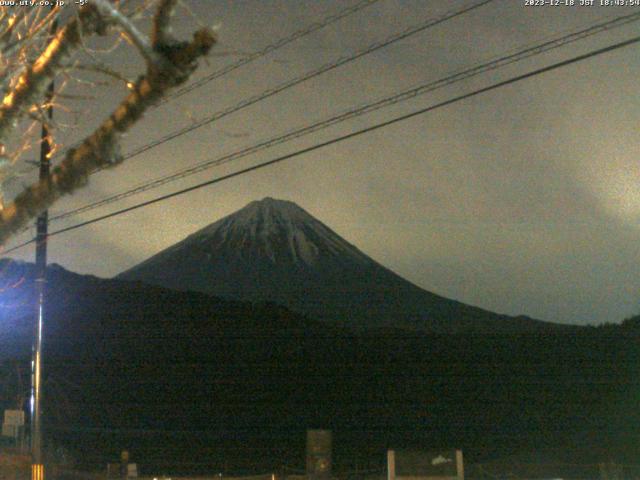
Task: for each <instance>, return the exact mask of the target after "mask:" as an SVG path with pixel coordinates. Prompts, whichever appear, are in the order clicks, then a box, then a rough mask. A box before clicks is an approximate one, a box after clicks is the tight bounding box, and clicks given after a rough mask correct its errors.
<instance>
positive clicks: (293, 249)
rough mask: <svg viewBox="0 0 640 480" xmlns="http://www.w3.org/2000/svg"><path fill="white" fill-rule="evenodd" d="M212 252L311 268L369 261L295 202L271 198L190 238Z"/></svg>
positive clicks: (188, 241)
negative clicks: (330, 260)
mask: <svg viewBox="0 0 640 480" xmlns="http://www.w3.org/2000/svg"><path fill="white" fill-rule="evenodd" d="M192 242H198V243H200V244H201V245H208V246H209V247H211V248H212V249H219V248H225V247H228V248H231V249H235V251H236V253H237V255H239V256H241V257H243V258H247V259H250V258H252V257H254V256H255V255H262V256H266V258H268V259H269V260H270V261H271V262H273V263H276V262H291V263H294V264H300V263H304V264H307V265H309V266H311V265H314V264H315V263H316V262H318V261H320V259H321V258H322V257H323V256H334V257H336V256H345V257H348V258H350V259H351V260H352V261H356V262H362V261H367V260H369V261H370V259H368V257H367V256H366V255H364V254H363V253H362V252H360V251H359V250H358V249H357V248H355V247H354V246H353V245H351V244H350V243H348V242H346V241H345V240H343V239H342V238H341V237H340V236H338V235H337V234H336V233H335V232H333V231H332V230H331V229H329V228H328V227H327V226H326V225H324V224H323V223H322V222H320V221H318V220H316V219H315V218H314V217H313V216H311V215H310V214H309V213H307V212H306V211H305V210H304V209H302V208H301V207H299V206H298V205H296V204H295V203H293V202H289V201H286V200H277V199H274V198H271V197H267V198H264V199H262V200H259V201H253V202H251V203H249V204H248V205H247V206H246V207H244V208H242V209H241V210H238V211H237V212H235V213H233V214H231V215H229V216H227V217H225V218H223V219H221V220H219V221H217V222H215V223H213V224H211V225H209V226H208V227H205V228H203V229H202V230H200V231H198V232H196V233H195V234H193V235H191V236H189V237H187V239H185V240H184V242H181V243H180V244H178V245H180V246H181V247H182V248H184V247H185V246H188V245H189V244H190V243H192Z"/></svg>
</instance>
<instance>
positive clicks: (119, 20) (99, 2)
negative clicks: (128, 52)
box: [93, 0, 162, 64]
mask: <svg viewBox="0 0 640 480" xmlns="http://www.w3.org/2000/svg"><path fill="white" fill-rule="evenodd" d="M93 2H95V6H96V7H97V8H98V10H99V11H100V13H101V14H102V15H104V16H105V17H107V18H108V19H109V20H110V22H109V23H114V24H116V25H118V26H119V27H120V29H121V30H122V31H123V32H124V33H125V35H126V36H127V37H128V38H129V40H131V43H133V44H134V45H135V46H136V48H137V49H138V50H139V51H140V53H141V54H142V56H143V57H144V58H145V60H146V61H147V62H148V63H150V64H155V63H158V62H160V61H162V57H160V56H158V55H157V54H156V53H155V52H154V51H153V48H151V44H150V43H149V40H148V39H147V37H146V35H144V34H143V33H142V32H140V31H139V30H138V28H137V27H136V26H135V25H134V24H133V22H131V20H129V19H128V18H127V17H126V16H125V15H123V14H122V13H121V12H120V11H119V10H118V9H117V8H115V7H114V6H113V5H112V4H111V3H110V2H108V1H106V0H93Z"/></svg>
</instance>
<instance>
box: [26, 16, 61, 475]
mask: <svg viewBox="0 0 640 480" xmlns="http://www.w3.org/2000/svg"><path fill="white" fill-rule="evenodd" d="M53 8H54V7H52V9H53ZM57 28H58V20H57V19H54V20H53V22H52V23H51V29H50V35H51V37H53V36H54V35H55V33H56V30H57ZM54 88H55V86H54V82H53V80H52V81H51V83H50V84H49V87H48V88H47V93H46V96H45V101H46V108H45V115H46V117H45V119H44V121H43V122H42V132H41V135H40V175H39V179H40V181H41V182H46V181H48V180H49V177H50V170H51V151H52V144H53V141H52V138H51V131H50V129H49V123H48V120H52V119H53V104H52V103H53V95H54ZM48 225H49V212H48V211H47V210H45V211H44V212H42V213H41V214H40V215H39V216H38V219H37V221H36V272H35V293H36V298H35V300H36V312H35V322H34V332H33V333H34V334H33V349H32V359H31V399H30V401H31V405H30V407H31V457H32V460H31V479H32V480H44V464H43V456H42V410H41V408H42V340H43V327H44V318H45V295H46V283H47V234H48Z"/></svg>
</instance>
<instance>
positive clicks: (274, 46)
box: [54, 0, 380, 158]
mask: <svg viewBox="0 0 640 480" xmlns="http://www.w3.org/2000/svg"><path fill="white" fill-rule="evenodd" d="M379 1H380V0H362V1H360V2H358V3H356V4H355V5H352V6H350V7H347V8H345V9H343V10H340V11H339V12H337V13H335V14H332V15H329V16H327V17H325V18H323V19H322V20H320V21H318V22H314V23H312V24H310V25H308V26H307V27H305V28H301V29H300V30H296V31H295V32H293V33H292V34H291V35H289V36H287V37H283V38H281V39H279V40H277V41H275V42H274V43H271V44H269V45H267V46H266V47H264V48H262V49H261V50H258V51H257V52H254V53H251V54H249V55H247V56H246V57H243V58H241V59H239V60H238V61H236V62H234V63H232V64H230V65H227V66H226V67H222V68H220V69H218V70H216V71H214V72H213V73H211V74H209V75H207V76H206V77H203V78H201V79H200V80H198V81H196V82H194V83H193V84H191V85H187V86H186V87H183V88H181V89H179V90H177V91H175V92H173V93H172V94H169V95H167V96H166V97H165V98H164V99H162V100H160V102H159V103H158V104H157V105H155V106H154V108H157V107H159V106H161V105H164V104H165V103H167V102H169V101H170V100H171V99H173V98H177V97H180V96H182V95H184V94H186V93H188V92H191V91H192V90H195V89H196V88H200V87H201V86H203V85H205V84H207V83H210V82H212V81H213V80H216V79H218V78H220V77H223V76H224V75H227V74H229V73H231V72H233V71H235V70H237V69H238V68H240V67H243V66H245V65H247V64H249V63H251V62H254V61H256V60H258V59H260V58H262V57H264V56H266V55H268V54H270V53H273V52H275V51H277V50H279V49H281V48H283V47H285V46H287V45H289V44H291V43H293V42H294V41H296V40H299V39H301V38H304V37H306V36H308V35H311V34H312V33H315V32H317V31H318V30H321V29H323V28H325V27H328V26H329V25H331V24H333V23H336V22H337V21H339V20H342V19H343V18H346V17H348V16H350V15H353V14H355V13H357V12H359V11H361V10H363V9H365V8H367V7H369V6H371V5H373V4H374V3H377V2H379ZM79 145H80V144H79V143H76V144H74V145H72V146H71V147H69V148H67V149H66V152H68V151H69V150H70V149H72V148H76V147H78V146H79ZM63 155H64V153H60V154H58V155H55V156H54V158H58V157H61V156H63Z"/></svg>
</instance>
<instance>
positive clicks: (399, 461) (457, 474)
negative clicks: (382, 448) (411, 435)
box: [387, 449, 464, 480]
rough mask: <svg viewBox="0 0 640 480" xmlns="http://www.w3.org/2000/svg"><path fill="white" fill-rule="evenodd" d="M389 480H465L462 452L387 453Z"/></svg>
mask: <svg viewBox="0 0 640 480" xmlns="http://www.w3.org/2000/svg"><path fill="white" fill-rule="evenodd" d="M387 472H388V480H463V479H464V467H463V463H462V451H460V450H453V449H442V450H433V451H429V452H422V451H395V450H389V451H388V452H387Z"/></svg>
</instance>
